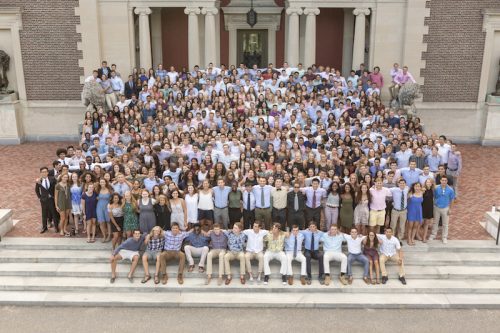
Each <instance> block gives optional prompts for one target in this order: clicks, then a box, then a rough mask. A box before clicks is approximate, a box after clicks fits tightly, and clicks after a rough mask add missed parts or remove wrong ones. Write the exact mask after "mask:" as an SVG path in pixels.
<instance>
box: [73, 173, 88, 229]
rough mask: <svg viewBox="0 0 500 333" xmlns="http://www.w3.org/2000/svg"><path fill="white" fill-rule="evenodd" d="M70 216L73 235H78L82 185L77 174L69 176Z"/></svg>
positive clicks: (84, 227)
mask: <svg viewBox="0 0 500 333" xmlns="http://www.w3.org/2000/svg"><path fill="white" fill-rule="evenodd" d="M70 192H71V216H72V219H73V222H74V225H75V234H77V233H78V229H79V226H80V216H81V215H82V184H81V183H80V178H78V174H77V173H76V172H73V173H72V174H71V187H70ZM86 229H87V228H86V224H85V221H83V233H85V232H86Z"/></svg>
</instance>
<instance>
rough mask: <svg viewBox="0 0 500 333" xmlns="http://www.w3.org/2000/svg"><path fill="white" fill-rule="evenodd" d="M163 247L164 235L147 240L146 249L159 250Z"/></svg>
mask: <svg viewBox="0 0 500 333" xmlns="http://www.w3.org/2000/svg"><path fill="white" fill-rule="evenodd" d="M164 247H165V237H159V238H154V237H151V238H150V239H149V242H148V251H150V252H159V251H161V250H163V248H164Z"/></svg>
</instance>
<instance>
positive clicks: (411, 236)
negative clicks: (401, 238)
mask: <svg viewBox="0 0 500 333" xmlns="http://www.w3.org/2000/svg"><path fill="white" fill-rule="evenodd" d="M408 194H409V195H408V245H411V246H413V245H415V235H416V234H417V232H418V229H419V228H420V225H421V224H422V221H423V217H422V202H423V201H424V198H423V192H422V185H420V183H418V182H417V183H415V184H413V185H412V186H411V188H410V193H408Z"/></svg>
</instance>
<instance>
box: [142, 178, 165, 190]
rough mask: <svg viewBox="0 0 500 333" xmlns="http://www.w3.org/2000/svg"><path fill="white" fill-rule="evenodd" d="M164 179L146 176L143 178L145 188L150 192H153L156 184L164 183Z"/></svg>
mask: <svg viewBox="0 0 500 333" xmlns="http://www.w3.org/2000/svg"><path fill="white" fill-rule="evenodd" d="M163 183H164V182H163V180H162V179H156V177H155V178H153V179H151V178H144V180H143V184H144V188H145V189H146V190H148V191H149V192H152V191H153V187H155V185H160V184H163Z"/></svg>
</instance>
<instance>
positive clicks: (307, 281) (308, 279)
mask: <svg viewBox="0 0 500 333" xmlns="http://www.w3.org/2000/svg"><path fill="white" fill-rule="evenodd" d="M306 283H307V285H311V283H312V281H311V278H310V277H308V278H307V279H306Z"/></svg>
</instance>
